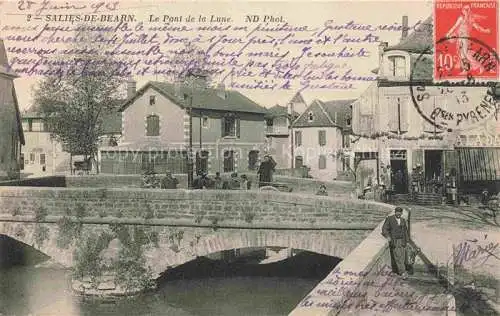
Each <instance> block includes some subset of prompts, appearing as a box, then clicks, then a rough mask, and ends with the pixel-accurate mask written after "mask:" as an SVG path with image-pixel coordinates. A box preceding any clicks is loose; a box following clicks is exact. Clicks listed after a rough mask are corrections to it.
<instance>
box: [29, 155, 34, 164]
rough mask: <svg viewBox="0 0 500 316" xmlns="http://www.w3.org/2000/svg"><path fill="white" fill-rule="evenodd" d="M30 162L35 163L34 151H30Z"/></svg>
mask: <svg viewBox="0 0 500 316" xmlns="http://www.w3.org/2000/svg"><path fill="white" fill-rule="evenodd" d="M30 163H35V153H30Z"/></svg>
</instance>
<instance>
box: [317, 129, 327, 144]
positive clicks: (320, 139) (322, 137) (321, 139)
mask: <svg viewBox="0 0 500 316" xmlns="http://www.w3.org/2000/svg"><path fill="white" fill-rule="evenodd" d="M318 143H319V145H320V146H325V145H326V131H324V130H322V131H318Z"/></svg>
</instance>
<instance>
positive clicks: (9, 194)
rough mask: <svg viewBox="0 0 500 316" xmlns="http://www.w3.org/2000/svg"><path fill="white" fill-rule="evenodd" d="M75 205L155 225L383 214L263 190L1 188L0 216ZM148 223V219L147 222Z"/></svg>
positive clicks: (370, 219) (366, 219)
mask: <svg viewBox="0 0 500 316" xmlns="http://www.w3.org/2000/svg"><path fill="white" fill-rule="evenodd" d="M76 209H78V210H80V212H83V213H84V215H85V217H89V218H109V219H110V220H111V219H112V218H115V219H120V220H126V221H129V222H130V223H135V222H137V223H139V224H140V223H143V222H144V221H145V220H147V221H149V222H155V223H156V225H174V224H175V225H183V226H207V225H208V226H209V225H212V224H213V223H214V222H217V225H219V226H221V227H224V226H228V227H261V228H264V227H269V228H280V227H281V228H307V229H321V228H330V229H337V228H338V229H370V228H372V229H373V228H374V227H375V226H376V225H377V224H378V223H379V222H380V221H381V220H382V219H383V218H384V217H385V216H386V214H387V212H388V209H387V206H386V205H385V204H381V203H376V202H370V201H364V200H347V199H342V198H331V197H319V196H312V195H301V194H289V193H280V192H271V191H267V192H262V191H215V190H196V191H188V190H152V189H134V188H125V189H105V188H97V189H91V188H36V187H2V188H1V189H0V215H3V216H5V215H7V216H8V215H12V214H14V213H15V214H16V216H18V217H19V216H21V217H28V218H30V217H33V216H34V215H35V214H36V213H37V212H40V210H46V211H47V212H48V216H49V217H50V216H64V215H67V214H68V212H69V213H71V211H75V210H76ZM149 222H148V223H149Z"/></svg>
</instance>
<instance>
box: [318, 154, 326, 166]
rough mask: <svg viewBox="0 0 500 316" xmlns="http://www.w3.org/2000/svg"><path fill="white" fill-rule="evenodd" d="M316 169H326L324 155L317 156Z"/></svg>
mask: <svg viewBox="0 0 500 316" xmlns="http://www.w3.org/2000/svg"><path fill="white" fill-rule="evenodd" d="M318 168H319V169H326V156H325V155H320V156H319V161H318Z"/></svg>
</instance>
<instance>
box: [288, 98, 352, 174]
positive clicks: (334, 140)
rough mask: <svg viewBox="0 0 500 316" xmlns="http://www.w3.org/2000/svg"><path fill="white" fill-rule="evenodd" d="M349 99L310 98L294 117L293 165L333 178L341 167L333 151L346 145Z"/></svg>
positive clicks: (348, 124) (349, 111)
mask: <svg viewBox="0 0 500 316" xmlns="http://www.w3.org/2000/svg"><path fill="white" fill-rule="evenodd" d="M352 102H354V100H334V101H329V102H322V101H319V100H314V101H313V102H312V103H311V105H310V106H309V107H308V108H307V109H306V110H305V111H304V112H303V113H302V114H301V115H300V116H299V117H298V118H297V119H296V120H295V121H294V123H293V124H292V128H293V139H294V151H293V152H294V154H293V156H294V165H295V168H300V167H301V166H307V167H309V168H310V175H311V176H312V177H313V178H317V179H320V180H324V181H329V180H334V179H336V178H337V176H338V175H339V172H340V171H343V170H344V166H343V163H342V162H341V160H340V158H339V157H338V155H337V152H338V150H340V149H342V148H345V147H348V146H349V131H350V128H351V104H352Z"/></svg>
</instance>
